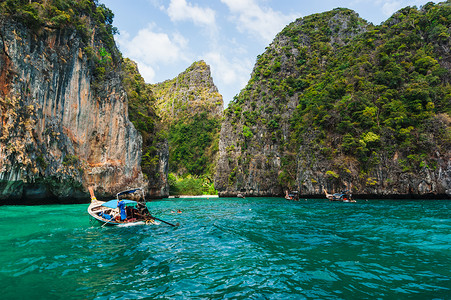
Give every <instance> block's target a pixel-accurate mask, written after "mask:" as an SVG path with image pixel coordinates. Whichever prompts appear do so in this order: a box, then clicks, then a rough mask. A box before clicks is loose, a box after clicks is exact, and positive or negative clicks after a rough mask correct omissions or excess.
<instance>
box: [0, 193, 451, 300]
mask: <svg viewBox="0 0 451 300" xmlns="http://www.w3.org/2000/svg"><path fill="white" fill-rule="evenodd" d="M87 206H88V205H87V204H86V205H83V204H82V205H49V206H25V207H24V206H3V207H1V209H2V212H3V214H2V215H3V217H2V218H1V219H0V231H1V236H0V249H1V250H0V282H1V283H2V293H1V294H2V295H1V297H2V299H26V298H28V299H141V298H147V299H159V298H160V299H223V298H227V299H376V298H380V299H405V298H413V299H434V298H435V299H450V298H451V215H450V208H451V201H446V200H441V201H438V200H437V201H435V200H428V201H406V200H403V201H387V200H385V201H378V200H371V201H359V202H357V203H333V202H328V201H325V200H302V201H299V202H293V201H287V200H284V199H280V198H248V199H227V198H224V199H223V198H221V199H214V200H203V199H201V200H199V199H176V200H171V201H170V200H160V201H155V202H152V203H149V204H148V206H149V207H150V208H151V211H152V212H153V213H154V215H155V216H157V217H160V218H161V219H164V220H166V221H168V222H173V223H176V222H179V223H180V224H181V226H179V227H177V228H173V227H170V226H168V225H164V224H161V225H159V226H132V227H103V228H102V227H100V226H92V225H91V223H90V222H89V216H88V214H87V213H86V208H87ZM176 209H181V210H182V213H181V214H172V213H171V210H176Z"/></svg>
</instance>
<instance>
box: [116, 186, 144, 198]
mask: <svg viewBox="0 0 451 300" xmlns="http://www.w3.org/2000/svg"><path fill="white" fill-rule="evenodd" d="M140 190H142V188H137V189H133V190H128V191H123V192H120V193H117V196H120V195H125V194H131V193H134V192H136V191H140Z"/></svg>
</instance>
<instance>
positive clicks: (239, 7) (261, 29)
mask: <svg viewBox="0 0 451 300" xmlns="http://www.w3.org/2000/svg"><path fill="white" fill-rule="evenodd" d="M221 2H222V3H224V4H226V5H227V6H228V8H229V10H230V11H231V12H232V14H233V20H234V21H235V22H236V23H237V24H236V27H237V29H238V30H239V31H241V32H248V33H250V34H252V35H255V36H257V37H259V38H261V39H263V41H264V42H266V43H268V42H270V41H272V40H273V39H274V37H275V35H276V34H277V33H278V32H280V31H281V30H282V29H283V27H284V26H286V25H287V24H289V23H290V22H292V21H294V20H295V19H296V18H297V17H299V15H284V14H283V13H281V12H279V11H275V10H273V9H272V8H270V7H260V6H259V4H258V3H257V2H256V0H221Z"/></svg>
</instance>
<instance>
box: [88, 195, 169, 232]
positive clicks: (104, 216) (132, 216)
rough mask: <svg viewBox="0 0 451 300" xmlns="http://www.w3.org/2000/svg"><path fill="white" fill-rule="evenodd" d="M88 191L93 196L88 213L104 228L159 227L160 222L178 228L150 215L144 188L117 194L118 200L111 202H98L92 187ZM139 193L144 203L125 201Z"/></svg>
mask: <svg viewBox="0 0 451 300" xmlns="http://www.w3.org/2000/svg"><path fill="white" fill-rule="evenodd" d="M88 190H89V193H90V194H91V204H90V205H89V207H88V213H89V215H90V216H91V218H92V219H93V220H97V221H98V222H100V223H101V224H102V226H105V225H132V224H133V225H139V224H142V225H144V224H146V225H159V224H160V222H158V221H161V222H164V223H166V224H168V225H171V226H178V225H173V224H171V223H168V222H165V221H163V220H160V219H158V218H155V217H153V216H152V215H151V214H150V212H149V209H148V208H147V205H146V202H145V198H144V190H143V189H142V188H136V189H132V190H127V191H122V192H119V193H117V194H116V199H113V200H109V201H99V200H97V198H96V197H95V195H94V191H93V189H92V187H89V188H88ZM138 192H141V193H142V199H143V201H134V200H129V199H123V197H124V196H125V195H131V194H133V193H138ZM157 220H158V221H157ZM177 224H178V223H177Z"/></svg>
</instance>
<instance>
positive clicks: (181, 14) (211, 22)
mask: <svg viewBox="0 0 451 300" xmlns="http://www.w3.org/2000/svg"><path fill="white" fill-rule="evenodd" d="M167 12H168V15H169V18H171V21H173V22H175V21H192V22H193V23H194V24H196V25H201V26H204V25H205V26H215V22H216V20H215V19H216V18H215V11H214V10H212V9H211V8H201V7H199V6H197V5H192V4H190V3H188V2H186V0H171V3H170V4H169V7H168V9H167Z"/></svg>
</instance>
